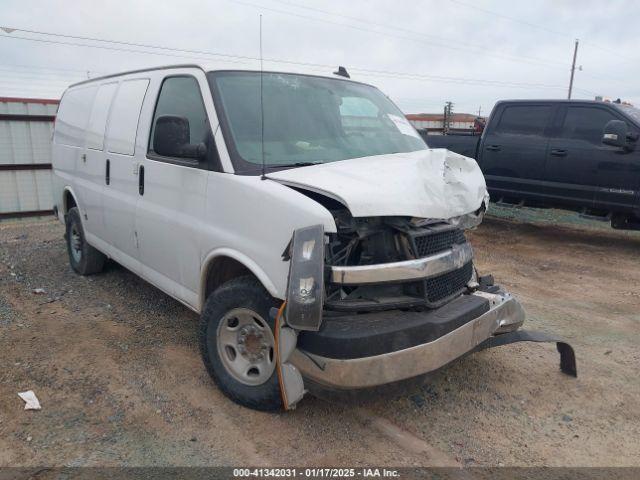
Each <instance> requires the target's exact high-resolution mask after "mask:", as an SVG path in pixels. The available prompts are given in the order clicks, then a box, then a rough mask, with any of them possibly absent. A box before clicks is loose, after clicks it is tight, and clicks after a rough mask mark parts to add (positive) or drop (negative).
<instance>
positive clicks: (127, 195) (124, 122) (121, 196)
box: [103, 78, 149, 273]
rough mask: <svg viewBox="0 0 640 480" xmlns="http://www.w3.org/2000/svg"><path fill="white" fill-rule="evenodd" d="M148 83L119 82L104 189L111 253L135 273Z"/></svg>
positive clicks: (108, 139) (109, 128)
mask: <svg viewBox="0 0 640 480" xmlns="http://www.w3.org/2000/svg"><path fill="white" fill-rule="evenodd" d="M148 85H149V79H147V78H144V79H137V78H136V79H124V80H123V81H122V82H121V83H120V85H119V87H118V90H117V92H116V96H115V99H114V101H113V105H112V107H111V112H110V114H109V120H108V124H107V137H106V141H105V144H106V150H107V153H106V159H105V162H109V184H108V185H105V187H104V189H103V192H104V196H103V205H104V206H103V214H104V231H105V234H104V240H106V241H107V243H109V244H110V245H111V246H112V247H113V249H114V250H115V252H113V253H112V256H114V258H116V259H117V260H118V261H120V262H121V263H123V264H124V265H125V266H126V267H127V268H129V269H130V270H132V271H134V272H136V273H139V271H140V265H139V260H138V248H137V239H136V235H135V215H136V203H137V201H138V169H137V162H136V158H135V156H134V153H135V140H136V135H137V126H138V122H139V118H140V110H141V108H142V102H143V100H144V97H145V93H146V91H147V87H148ZM118 257H119V258H118Z"/></svg>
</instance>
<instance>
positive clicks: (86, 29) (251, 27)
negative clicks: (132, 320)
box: [0, 0, 640, 113]
mask: <svg viewBox="0 0 640 480" xmlns="http://www.w3.org/2000/svg"><path fill="white" fill-rule="evenodd" d="M259 14H262V15H263V50H264V57H265V59H266V61H265V64H264V65H265V69H271V70H285V71H286V70H292V69H295V70H304V71H310V72H313V73H330V72H331V71H332V68H330V66H333V65H335V66H337V65H344V66H346V67H347V69H348V70H350V72H351V74H352V78H354V79H357V80H361V81H365V82H368V83H372V84H375V85H376V86H378V87H380V88H381V89H382V90H383V91H384V92H385V93H387V94H388V95H389V96H390V97H391V98H392V99H393V100H394V101H395V102H396V103H398V104H399V106H400V107H401V108H402V109H403V110H404V111H405V112H406V113H417V112H439V111H441V109H442V105H443V104H444V102H445V101H447V100H450V101H452V102H454V105H455V107H454V110H455V111H458V112H477V111H478V109H479V108H480V107H481V108H482V111H483V113H487V112H488V111H489V110H490V109H491V107H492V106H493V104H494V103H495V101H496V100H499V99H504V98H565V97H566V93H567V92H566V89H567V85H568V81H569V74H570V64H571V56H572V53H573V43H574V40H575V38H579V39H580V42H581V43H580V48H579V52H578V62H577V64H578V65H579V66H582V70H579V71H577V72H576V80H575V84H574V85H575V91H574V98H593V97H594V96H595V95H603V96H605V97H610V98H614V99H615V98H618V97H620V98H622V99H623V100H628V101H631V102H632V103H634V104H636V105H639V104H640V85H639V84H638V82H637V81H636V80H635V79H636V78H637V75H636V74H637V73H638V70H639V65H640V62H639V61H638V60H639V59H640V54H638V53H637V52H636V50H637V49H638V43H639V42H638V29H637V25H638V20H639V19H640V2H635V1H610V2H603V1H595V0H582V1H573V0H556V1H544V0H543V1H537V2H535V1H530V2H514V1H487V0H439V1H436V0H413V1H409V0H395V1H394V2H389V1H375V0H372V1H364V0H351V1H348V2H347V1H336V0H322V1H319V0H211V1H207V2H204V1H192V0H181V1H180V2H174V1H172V2H169V1H161V0H155V1H151V0H139V1H135V2H134V1H120V0H110V1H108V2H95V1H90V2H87V1H75V0H67V1H61V0H60V1H35V0H19V1H17V0H2V9H1V15H0V26H2V27H10V28H16V29H17V30H15V31H12V32H10V33H8V32H7V31H4V30H0V73H2V75H1V77H0V78H1V79H0V96H37V97H58V96H59V95H60V94H61V92H62V91H63V90H64V88H65V87H66V86H67V85H68V84H69V83H72V82H74V81H77V80H81V79H84V78H86V77H87V76H97V75H99V74H103V73H113V72H118V71H122V70H127V69H135V68H142V67H147V66H153V65H166V64H173V63H189V62H193V61H206V63H208V64H211V65H214V66H220V67H229V66H232V68H257V66H258V63H257V62H256V61H255V60H252V59H250V58H244V57H251V58H255V57H257V56H258V53H259V43H258V39H259V35H258V30H259V29H258V25H259V20H258V19H259ZM24 30H31V31H37V32H49V33H55V34H58V35H56V36H51V35H44V34H40V33H29V32H25V31H24ZM60 35H67V37H63V36H60ZM70 36H72V37H91V38H100V39H107V40H115V41H118V42H123V43H105V42H97V41H94V40H86V39H79V38H71V37H70ZM17 37H22V38H17ZM26 38H29V39H32V40H26ZM34 40H37V41H34ZM56 42H57V43H56ZM60 42H64V43H67V45H62V44H60ZM132 43H135V44H145V45H156V46H163V47H170V48H172V49H174V50H161V49H150V48H147V47H140V46H133V45H130V44H132ZM69 44H75V45H69ZM79 45H84V46H79ZM86 45H94V46H102V47H105V48H95V47H87V46H86ZM176 49H185V50H194V51H196V50H197V51H199V52H207V53H206V54H205V53H197V54H196V53H194V52H184V51H178V50H176ZM210 53H218V54H223V55H232V57H224V56H220V55H217V56H213V55H210ZM237 57H243V58H237ZM274 60H278V62H276V61H274ZM230 62H233V63H230ZM284 62H295V63H284ZM300 64H313V65H300Z"/></svg>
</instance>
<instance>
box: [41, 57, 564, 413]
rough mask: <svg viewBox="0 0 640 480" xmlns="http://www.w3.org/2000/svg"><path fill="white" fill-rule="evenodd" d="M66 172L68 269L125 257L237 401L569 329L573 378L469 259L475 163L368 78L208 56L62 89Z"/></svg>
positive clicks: (61, 213) (292, 399) (60, 136)
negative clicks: (214, 65) (424, 135)
mask: <svg viewBox="0 0 640 480" xmlns="http://www.w3.org/2000/svg"><path fill="white" fill-rule="evenodd" d="M53 171H54V195H55V202H56V208H55V211H56V212H57V215H58V217H59V219H60V221H62V222H64V224H65V226H66V235H65V237H66V242H67V247H68V252H69V261H70V263H71V266H72V268H73V269H74V270H75V271H76V272H78V273H79V274H82V275H89V274H95V273H98V272H100V270H101V269H102V267H103V265H104V262H105V260H106V259H107V258H111V259H113V260H115V261H116V262H118V263H120V264H121V265H123V266H124V267H126V268H127V269H129V270H131V271H132V272H134V273H136V274H138V275H139V276H141V277H142V278H144V279H145V280H147V281H148V282H150V283H151V284H153V285H155V286H156V287H158V288H159V289H161V290H162V291H164V292H166V293H167V294H168V295H170V296H172V297H174V298H175V299H177V300H178V301H180V302H182V303H183V304H184V305H186V306H187V307H188V308H190V309H192V310H193V311H195V312H197V313H199V314H200V317H201V322H200V346H201V351H202V357H203V359H204V364H205V366H206V369H207V370H208V372H209V374H210V375H211V377H212V378H213V380H214V381H215V383H216V384H217V385H218V387H219V388H220V389H221V390H222V391H223V392H224V393H225V394H226V395H227V396H228V397H230V398H231V399H233V400H234V401H236V402H238V403H240V404H242V405H245V406H248V407H251V408H256V409H262V410H278V409H288V408H291V407H293V406H295V404H296V403H297V402H298V401H299V400H300V399H301V398H302V396H303V395H304V393H305V392H306V391H311V392H314V391H316V392H322V391H323V390H329V391H344V390H354V389H355V390H359V389H368V388H370V387H377V386H381V385H385V384H389V383H396V382H400V381H403V380H406V379H411V378H415V377H421V376H423V375H425V374H427V373H430V372H433V371H434V370H436V369H439V368H441V367H443V366H444V365H446V364H448V363H449V362H451V361H453V360H455V359H456V358H458V357H460V356H462V355H465V354H467V353H469V352H472V351H474V350H477V349H481V348H486V347H489V346H496V345H503V344H506V343H512V342H515V341H523V340H527V341H555V342H556V343H557V345H558V350H559V351H560V354H561V368H562V370H563V371H564V372H566V373H570V374H573V375H575V372H576V369H575V358H574V355H573V351H572V349H571V347H570V346H568V345H567V344H566V343H564V342H562V341H560V340H559V339H556V338H553V337H550V336H546V335H543V334H541V333H537V332H527V331H523V330H519V327H520V326H521V325H522V323H523V321H524V317H525V316H524V312H523V309H522V308H521V306H520V304H519V303H518V302H517V300H516V299H515V298H514V297H512V296H511V295H509V294H508V293H507V292H505V291H503V290H502V289H501V288H500V287H499V286H497V285H494V284H493V281H492V278H491V276H479V275H478V273H477V272H476V269H475V268H474V265H473V250H472V248H471V245H470V244H469V242H468V241H467V239H466V237H465V229H468V228H472V227H475V226H476V225H478V224H479V223H480V221H481V220H482V216H483V214H484V211H485V210H486V208H487V206H488V201H489V198H488V194H487V189H486V186H485V181H484V178H483V176H482V173H481V172H480V169H479V168H478V165H477V164H476V162H475V160H473V159H470V158H466V157H463V156H461V155H458V154H455V153H452V152H448V151H446V150H442V149H439V150H431V149H429V148H428V147H427V146H426V145H425V143H424V141H423V140H422V139H421V137H420V135H418V133H417V132H416V130H415V129H414V128H413V127H412V126H411V125H410V124H409V123H408V122H407V120H406V119H405V117H404V115H403V114H402V112H400V110H399V109H398V108H397V107H396V106H395V105H394V104H393V103H392V102H391V101H390V100H389V99H388V98H387V97H386V96H385V95H384V94H382V93H381V92H380V91H379V90H377V89H376V88H375V87H372V86H370V85H366V84H363V83H359V82H355V81H351V80H349V79H347V78H344V77H343V76H335V77H323V76H315V75H303V74H293V73H279V72H259V71H231V70H225V71H212V70H209V69H207V68H204V67H201V66H197V65H180V66H173V67H163V68H154V69H148V70H139V71H133V72H127V73H123V74H119V75H111V76H107V77H102V78H97V79H92V80H88V81H85V82H81V83H78V84H75V85H73V86H71V87H69V88H68V89H67V90H66V91H65V93H64V95H63V97H62V100H61V102H60V107H59V112H58V115H57V118H56V122H55V132H54V136H53ZM132 294H134V293H132Z"/></svg>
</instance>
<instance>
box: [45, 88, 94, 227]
mask: <svg viewBox="0 0 640 480" xmlns="http://www.w3.org/2000/svg"><path fill="white" fill-rule="evenodd" d="M97 89H98V86H97V85H83V86H81V87H77V88H72V89H70V90H67V91H66V92H65V93H64V95H63V96H62V99H61V100H60V107H59V109H58V114H57V116H56V123H55V131H54V135H53V144H52V159H51V162H52V168H53V174H54V175H53V177H54V181H53V189H54V191H53V194H54V202H55V204H57V205H58V207H59V209H60V212H61V214H66V211H63V209H64V195H65V189H71V190H73V192H74V193H75V200H76V202H77V203H78V206H79V207H80V209H81V211H82V209H83V208H84V202H83V199H82V192H81V191H80V190H79V189H76V182H77V169H78V164H79V162H80V161H81V156H82V154H83V152H84V145H85V138H86V128H87V124H88V122H89V115H90V113H91V106H92V104H93V99H94V96H95V94H96V91H97ZM60 219H61V220H63V219H64V217H63V216H61V217H60Z"/></svg>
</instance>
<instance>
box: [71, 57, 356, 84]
mask: <svg viewBox="0 0 640 480" xmlns="http://www.w3.org/2000/svg"><path fill="white" fill-rule="evenodd" d="M231 65H236V64H230V65H225V67H220V64H216V65H215V66H214V65H207V64H200V63H183V64H176V65H162V66H158V67H149V68H141V69H137V70H128V71H125V72H118V73H112V74H109V75H103V76H100V77H95V78H89V79H87V80H83V81H81V82H76V83H73V84H71V85H69V88H71V87H76V86H78V85H84V84H87V83H92V82H97V81H100V80H104V79H107V78H114V77H120V76H123V75H131V74H135V73H142V72H153V71H156V70H169V69H177V68H197V69H200V70H202V71H203V72H215V71H239V72H260V69H259V68H235V67H232V66H231ZM335 68H336V69H337V66H336V67H335ZM263 71H264V72H265V73H290V74H301V75H311V76H314V77H324V78H332V79H337V80H344V81H350V82H354V83H364V84H365V85H367V84H366V83H365V82H358V81H356V80H351V79H348V78H345V77H342V76H338V75H331V74H322V73H309V71H308V69H307V70H305V69H300V70H298V69H296V70H293V69H292V70H291V71H286V72H285V71H274V70H263Z"/></svg>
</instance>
